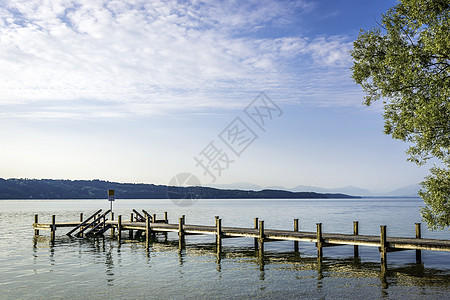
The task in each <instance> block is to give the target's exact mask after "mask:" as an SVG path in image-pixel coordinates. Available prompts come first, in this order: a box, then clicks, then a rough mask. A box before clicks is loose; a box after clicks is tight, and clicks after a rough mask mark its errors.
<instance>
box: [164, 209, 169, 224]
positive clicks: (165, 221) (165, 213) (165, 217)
mask: <svg viewBox="0 0 450 300" xmlns="http://www.w3.org/2000/svg"><path fill="white" fill-rule="evenodd" d="M164 223H166V224H168V223H169V218H167V211H165V212H164Z"/></svg>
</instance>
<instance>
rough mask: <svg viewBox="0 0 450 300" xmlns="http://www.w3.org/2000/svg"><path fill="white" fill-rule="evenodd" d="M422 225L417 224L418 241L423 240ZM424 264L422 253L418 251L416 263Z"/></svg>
mask: <svg viewBox="0 0 450 300" xmlns="http://www.w3.org/2000/svg"><path fill="white" fill-rule="evenodd" d="M420 225H421V224H420V223H415V229H416V239H420V238H422V230H421V228H420ZM421 262H422V251H421V250H416V263H418V264H420V263H421Z"/></svg>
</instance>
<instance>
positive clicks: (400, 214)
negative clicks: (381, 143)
mask: <svg viewBox="0 0 450 300" xmlns="http://www.w3.org/2000/svg"><path fill="white" fill-rule="evenodd" d="M420 205H421V201H420V199H395V200H393V199H374V200H373V199H357V200H200V201H199V202H197V203H196V204H195V205H193V206H191V207H187V208H180V207H178V206H176V205H174V204H172V202H171V201H170V200H118V201H116V202H115V203H114V211H115V214H116V215H118V214H122V215H124V217H123V218H125V219H126V218H129V215H130V213H131V210H132V209H133V208H135V209H137V210H139V211H140V210H141V209H145V210H147V211H148V212H150V213H157V214H158V215H159V216H161V217H162V213H163V212H164V211H167V212H168V215H169V221H170V222H171V223H173V222H177V220H178V218H179V217H180V216H181V215H183V214H184V215H186V223H187V224H204V225H208V224H209V225H213V224H214V216H215V215H219V216H220V217H221V218H222V226H243V227H252V226H253V218H254V217H259V218H260V220H264V221H265V227H266V228H270V229H291V228H292V227H293V221H292V220H293V219H294V218H298V219H300V230H308V231H315V228H316V225H315V224H316V223H317V222H321V223H323V225H322V226H323V231H324V232H338V233H351V232H352V226H353V224H352V222H353V221H354V220H358V221H359V232H360V234H374V235H379V230H380V229H379V225H387V226H388V227H387V233H388V235H391V236H409V237H413V236H414V223H415V222H420V221H421V219H420V214H419V207H420ZM99 208H103V209H108V208H109V204H108V202H107V201H106V200H79V201H74V200H66V201H55V200H49V201H34V200H33V201H31V200H26V201H6V200H0V298H1V299H66V298H67V299H86V298H91V299H100V298H102V299H105V298H121V297H127V298H129V299H145V298H178V299H184V298H188V299H194V298H195V299H199V298H221V299H222V298H272V299H273V298H287V299H290V298H312V299H320V298H325V299H326V298H328V299H342V298H360V299H363V298H365V299H367V298H368V299H379V298H392V299H398V298H410V299H422V298H424V297H426V298H431V299H450V253H447V252H434V251H423V252H422V260H423V263H422V264H416V263H415V252H414V251H402V252H394V253H389V254H388V271H387V272H386V273H382V272H381V269H380V263H379V261H380V259H379V253H378V249H376V248H375V247H373V248H372V247H360V250H359V252H360V259H354V258H353V246H341V247H331V248H324V258H323V260H322V261H319V260H318V259H317V258H316V249H315V247H314V244H311V243H300V254H295V253H294V252H293V242H270V243H266V244H265V253H264V256H263V257H260V256H259V255H258V253H257V252H255V251H254V248H253V240H252V239H246V238H235V239H225V240H223V251H222V253H221V254H220V255H217V254H216V247H215V244H214V237H213V236H187V237H186V245H185V247H184V248H182V249H181V250H180V249H179V247H178V237H177V235H176V234H169V235H168V238H167V240H165V239H164V237H163V236H161V237H157V241H155V242H153V243H152V244H151V245H150V249H149V251H148V252H147V251H146V249H145V245H144V242H142V241H137V240H127V238H126V233H125V234H124V236H125V240H124V241H123V242H122V243H121V244H118V243H117V241H116V240H115V239H111V238H109V234H108V235H107V237H106V238H105V239H74V238H72V239H71V238H69V237H67V236H65V232H67V231H68V230H65V229H59V230H58V231H57V238H56V241H55V243H54V244H53V245H52V244H51V243H50V241H49V239H48V236H49V233H48V232H47V231H41V235H42V236H40V237H38V238H37V239H34V238H33V230H32V223H33V220H34V214H35V213H38V214H39V219H40V222H49V221H50V219H51V215H52V214H55V215H56V216H57V222H58V221H77V220H78V219H79V213H80V212H83V213H84V214H85V216H87V215H88V214H90V213H93V212H95V211H96V210H97V209H99ZM422 226H423V229H422V231H423V232H422V236H423V237H428V238H440V239H450V232H449V230H446V231H440V232H430V231H428V230H427V229H426V226H425V224H423V225H422Z"/></svg>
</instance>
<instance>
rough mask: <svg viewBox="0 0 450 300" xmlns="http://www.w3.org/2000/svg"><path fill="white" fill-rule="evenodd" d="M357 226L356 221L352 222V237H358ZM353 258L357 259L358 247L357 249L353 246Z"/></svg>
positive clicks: (356, 246)
mask: <svg viewBox="0 0 450 300" xmlns="http://www.w3.org/2000/svg"><path fill="white" fill-rule="evenodd" d="M358 225H359V222H358V221H353V235H358V234H359V228H358ZM353 256H354V257H355V258H358V257H359V247H358V245H354V246H353Z"/></svg>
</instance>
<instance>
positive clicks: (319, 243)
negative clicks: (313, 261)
mask: <svg viewBox="0 0 450 300" xmlns="http://www.w3.org/2000/svg"><path fill="white" fill-rule="evenodd" d="M316 227H317V230H316V233H317V237H316V240H317V242H316V246H317V257H318V258H322V256H323V253H322V247H323V238H322V223H316Z"/></svg>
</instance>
